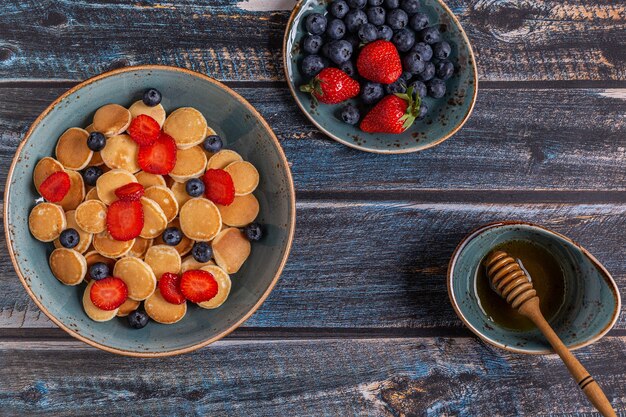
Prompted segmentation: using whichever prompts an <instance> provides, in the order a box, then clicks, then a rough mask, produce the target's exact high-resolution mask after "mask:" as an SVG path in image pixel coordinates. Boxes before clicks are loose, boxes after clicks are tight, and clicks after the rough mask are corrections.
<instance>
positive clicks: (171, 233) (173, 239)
mask: <svg viewBox="0 0 626 417" xmlns="http://www.w3.org/2000/svg"><path fill="white" fill-rule="evenodd" d="M162 238H163V243H165V244H166V245H169V246H176V245H178V244H179V243H180V241H181V240H183V234H182V232H181V231H180V229H179V228H178V227H168V228H167V229H165V230H164V231H163V236H162Z"/></svg>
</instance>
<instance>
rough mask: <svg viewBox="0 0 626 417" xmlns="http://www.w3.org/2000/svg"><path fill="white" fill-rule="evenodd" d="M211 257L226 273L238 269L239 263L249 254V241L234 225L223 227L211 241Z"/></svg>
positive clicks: (232, 272)
mask: <svg viewBox="0 0 626 417" xmlns="http://www.w3.org/2000/svg"><path fill="white" fill-rule="evenodd" d="M211 247H212V248H213V258H215V263H217V265H219V266H220V267H221V268H222V269H223V270H224V271H226V272H227V273H228V274H234V273H236V272H237V271H239V268H241V265H243V263H244V262H245V261H246V259H248V256H250V251H251V245H250V241H249V240H248V239H246V236H245V235H244V234H243V232H242V231H241V230H239V229H236V228H234V227H231V228H228V229H224V230H222V231H221V232H220V234H219V235H217V237H216V238H215V239H214V240H213V242H212V243H211Z"/></svg>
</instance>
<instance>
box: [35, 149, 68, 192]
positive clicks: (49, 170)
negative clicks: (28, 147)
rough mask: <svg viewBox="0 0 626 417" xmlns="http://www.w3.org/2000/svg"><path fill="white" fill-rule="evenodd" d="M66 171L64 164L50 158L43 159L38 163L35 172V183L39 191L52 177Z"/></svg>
mask: <svg viewBox="0 0 626 417" xmlns="http://www.w3.org/2000/svg"><path fill="white" fill-rule="evenodd" d="M64 170H65V169H64V168H63V164H62V163H60V162H59V161H57V160H56V159H54V158H50V157H49V156H46V157H45V158H41V159H40V160H39V162H37V165H35V170H34V171H33V182H34V183H35V188H36V189H37V191H39V186H40V185H41V183H42V182H44V181H45V180H46V179H47V178H48V177H49V176H50V175H52V174H54V173H55V172H59V171H64Z"/></svg>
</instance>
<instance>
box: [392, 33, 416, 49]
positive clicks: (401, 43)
mask: <svg viewBox="0 0 626 417" xmlns="http://www.w3.org/2000/svg"><path fill="white" fill-rule="evenodd" d="M391 42H393V44H394V45H396V48H398V51H400V52H406V51H408V50H410V49H411V48H412V47H413V45H414V44H415V34H414V33H413V31H412V30H410V29H400V30H399V31H397V32H396V33H395V34H394V35H393V38H392V40H391Z"/></svg>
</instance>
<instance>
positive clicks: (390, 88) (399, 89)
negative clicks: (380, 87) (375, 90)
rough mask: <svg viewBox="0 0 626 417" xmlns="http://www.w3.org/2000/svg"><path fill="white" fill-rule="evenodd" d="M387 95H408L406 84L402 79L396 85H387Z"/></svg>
mask: <svg viewBox="0 0 626 417" xmlns="http://www.w3.org/2000/svg"><path fill="white" fill-rule="evenodd" d="M385 93H387V94H398V93H399V94H402V93H406V82H405V81H404V80H403V79H402V78H399V79H398V80H397V81H396V82H395V83H391V84H387V85H386V86H385Z"/></svg>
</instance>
